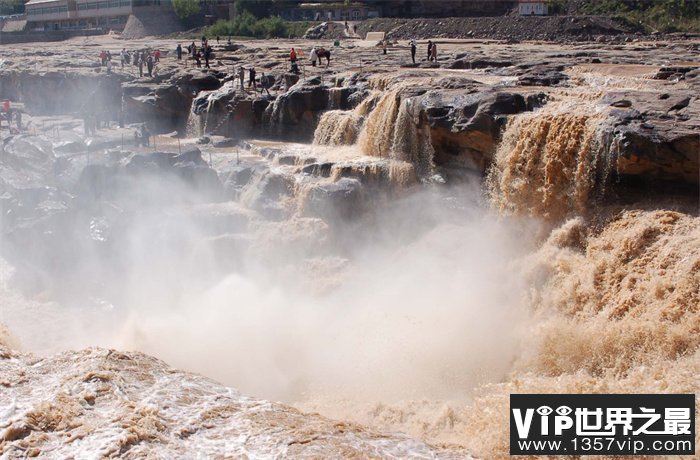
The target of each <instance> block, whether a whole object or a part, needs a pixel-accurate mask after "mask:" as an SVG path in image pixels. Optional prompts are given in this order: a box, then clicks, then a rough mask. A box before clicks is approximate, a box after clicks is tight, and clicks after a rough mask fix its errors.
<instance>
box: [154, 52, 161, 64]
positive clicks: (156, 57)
mask: <svg viewBox="0 0 700 460" xmlns="http://www.w3.org/2000/svg"><path fill="white" fill-rule="evenodd" d="M153 58H154V59H155V61H156V63H159V62H160V50H156V51H155V53H153Z"/></svg>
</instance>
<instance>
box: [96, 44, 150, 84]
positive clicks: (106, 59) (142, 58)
mask: <svg viewBox="0 0 700 460" xmlns="http://www.w3.org/2000/svg"><path fill="white" fill-rule="evenodd" d="M119 60H120V61H121V67H122V69H123V68H124V66H125V65H132V64H133V65H134V67H136V68H137V69H138V72H139V77H143V68H144V66H145V67H146V74H147V75H148V76H149V77H153V72H154V70H155V68H156V65H157V64H158V62H160V50H158V49H156V50H151V49H150V48H145V49H141V50H132V51H129V50H127V49H126V48H122V50H121V52H120V53H119ZM100 62H101V65H103V66H105V67H107V73H108V74H110V73H112V53H110V51H109V50H102V51H100Z"/></svg>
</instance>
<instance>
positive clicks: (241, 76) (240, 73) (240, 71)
mask: <svg viewBox="0 0 700 460" xmlns="http://www.w3.org/2000/svg"><path fill="white" fill-rule="evenodd" d="M238 79H239V80H240V81H241V90H245V85H244V83H243V81H244V80H245V67H243V66H241V68H240V69H238Z"/></svg>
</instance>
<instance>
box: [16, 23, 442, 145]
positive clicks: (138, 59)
mask: <svg viewBox="0 0 700 460" xmlns="http://www.w3.org/2000/svg"><path fill="white" fill-rule="evenodd" d="M220 40H221V37H219V36H217V37H216V43H219V42H220ZM228 45H229V46H230V45H231V38H230V37H229V38H228ZM381 46H382V49H383V53H384V54H387V42H386V41H382V43H381ZM409 47H410V53H411V61H412V62H413V63H414V64H415V63H416V52H417V47H418V45H417V42H416V40H415V39H412V40H410V41H409ZM186 50H187V59H192V60H194V61H195V62H196V65H197V67H199V68H201V67H202V60H204V68H206V69H209V68H210V63H211V62H212V60H213V59H214V52H213V49H212V46H211V45H210V44H209V41H208V39H207V37H206V36H203V37H202V39H201V42H200V44H199V46H198V45H197V43H196V42H195V41H192V43H190V44H189V45H187V47H186ZM183 54H184V50H183V47H182V45H181V44H178V45H177V47H176V48H175V57H176V59H177V60H178V61H180V60H182V59H183V57H184V56H183ZM304 54H305V53H304V52H303V51H302V50H297V49H295V48H291V50H290V52H289V62H290V71H291V72H292V73H297V74H298V73H300V70H299V60H300V58H301V57H303V56H304ZM330 54H331V53H330V50H326V49H324V48H320V47H312V49H311V51H310V52H309V61H310V63H311V65H312V66H314V67H315V66H316V65H317V64H318V65H319V66H320V65H321V59H322V58H326V59H327V63H326V67H328V66H329V65H330ZM119 58H120V62H121V67H122V68H124V66H127V65H134V66H135V67H136V68H137V69H138V74H139V77H143V76H144V67H146V74H147V75H148V76H149V77H152V76H153V74H154V70H155V67H156V65H157V64H158V62H159V61H160V58H161V52H160V50H158V49H156V50H151V49H150V48H145V49H140V50H131V51H130V50H127V49H126V48H122V50H121V52H120V53H119ZM427 61H429V62H437V43H436V42H434V41H432V40H428V43H427ZM100 62H101V65H103V66H106V67H107V73H111V71H112V54H111V52H110V51H109V50H101V51H100ZM219 65H221V63H220V62H219ZM232 73H233V80H234V81H235V82H236V84H240V89H241V91H250V89H251V88H252V90H253V91H256V92H257V91H260V93H261V94H262V93H263V92H267V94H268V95H270V91H269V89H270V88H271V87H272V86H273V85H274V82H275V78H274V77H273V76H272V75H265V73H264V72H261V74H260V76H259V77H258V73H257V71H256V69H255V67H254V66H245V65H240V66H238V67H234V69H233V72H232ZM246 73H247V75H248V85H247V87H246V85H245V77H246ZM5 119H6V120H8V119H9V117H8V114H5ZM16 123H17V127H18V129H21V123H22V122H21V114H19V115H18V118H17V121H16ZM99 125H100V120H99V117H97V116H89V117H86V123H85V131H86V134H87V135H91V134H94V133H95V130H96V129H97V128H98V127H99ZM149 137H150V132H148V129H147V128H146V127H145V125H144V126H143V128H142V129H141V130H140V132H136V133H135V135H134V140H135V143H136V145H144V146H147V145H148V143H149V141H148V139H149Z"/></svg>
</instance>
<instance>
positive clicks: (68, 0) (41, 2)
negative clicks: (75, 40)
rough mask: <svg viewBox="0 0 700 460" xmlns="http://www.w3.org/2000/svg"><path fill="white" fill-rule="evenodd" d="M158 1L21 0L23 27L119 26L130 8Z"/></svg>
mask: <svg viewBox="0 0 700 460" xmlns="http://www.w3.org/2000/svg"><path fill="white" fill-rule="evenodd" d="M160 4H161V0H29V1H28V2H27V3H26V4H25V11H26V15H27V29H29V30H64V29H95V28H102V29H114V30H121V29H123V28H124V25H125V24H126V21H127V19H128V18H129V15H130V14H132V13H133V12H134V9H137V8H140V7H151V8H152V7H154V6H159V5H160ZM167 7H169V4H168V5H167Z"/></svg>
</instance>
